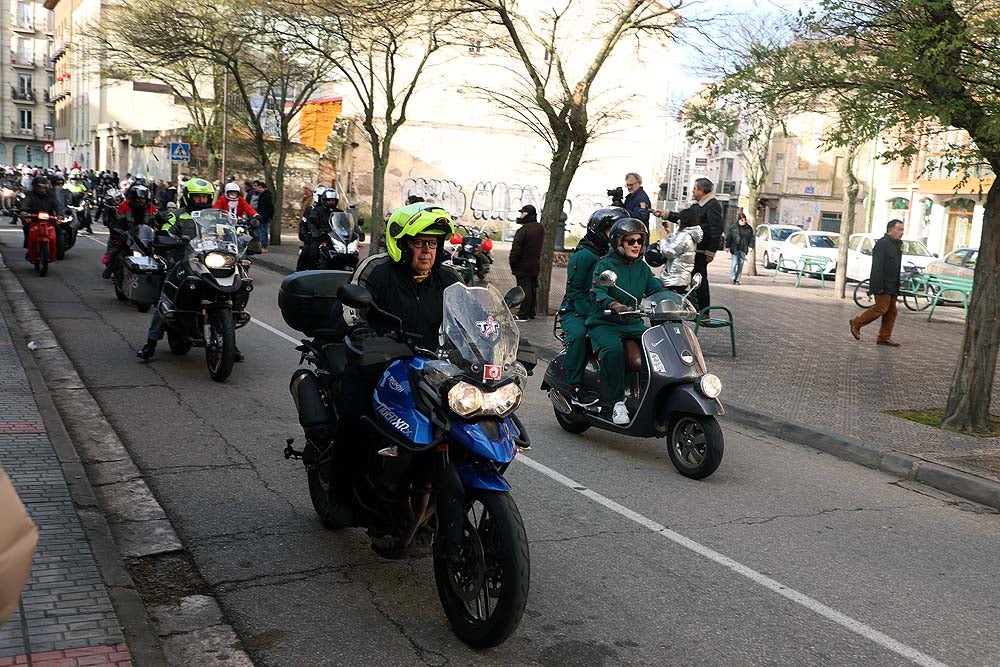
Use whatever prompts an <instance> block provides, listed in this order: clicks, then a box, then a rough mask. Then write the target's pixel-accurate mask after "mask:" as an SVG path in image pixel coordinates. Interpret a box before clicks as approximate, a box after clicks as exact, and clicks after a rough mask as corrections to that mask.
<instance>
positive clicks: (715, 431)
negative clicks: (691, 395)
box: [667, 415, 725, 479]
mask: <svg viewBox="0 0 1000 667" xmlns="http://www.w3.org/2000/svg"><path fill="white" fill-rule="evenodd" d="M667 449H668V452H669V454H670V462H671V463H673V464H674V467H675V468H677V472H679V473H680V474H682V475H684V476H685V477H689V478H691V479H705V478H706V477H708V476H709V475H711V474H712V473H713V472H715V470H716V469H717V468H718V467H719V464H720V463H722V454H723V452H724V451H725V443H724V441H723V437H722V427H720V426H719V422H718V420H717V419H716V418H715V417H712V416H710V415H676V416H674V417H673V418H672V419H671V420H670V428H669V429H668V430H667Z"/></svg>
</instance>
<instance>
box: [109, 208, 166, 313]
mask: <svg viewBox="0 0 1000 667" xmlns="http://www.w3.org/2000/svg"><path fill="white" fill-rule="evenodd" d="M110 230H111V245H112V246H113V247H115V248H117V249H118V252H117V253H111V255H110V259H109V261H110V262H111V284H112V286H113V287H114V290H115V298H117V299H118V300H119V301H129V302H131V303H132V305H134V306H135V307H136V309H137V310H138V311H139V312H140V313H147V312H149V309H150V308H151V307H152V306H154V305H155V304H156V302H157V301H159V299H160V292H161V290H162V288H163V279H164V276H166V273H167V266H166V263H165V262H164V261H163V259H161V258H159V257H157V256H155V254H154V253H153V238H154V234H153V228H152V227H150V226H149V225H140V227H139V229H138V230H137V231H138V233H139V236H138V237H136V236H135V235H133V234H132V232H131V230H129V229H128V228H122V227H117V226H116V227H111V228H110Z"/></svg>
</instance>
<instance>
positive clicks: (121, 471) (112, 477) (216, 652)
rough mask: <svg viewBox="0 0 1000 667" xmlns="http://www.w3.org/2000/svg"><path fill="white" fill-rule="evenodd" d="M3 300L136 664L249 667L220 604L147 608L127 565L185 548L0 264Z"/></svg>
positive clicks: (188, 600)
mask: <svg viewBox="0 0 1000 667" xmlns="http://www.w3.org/2000/svg"><path fill="white" fill-rule="evenodd" d="M0 292H2V293H3V298H0V309H2V310H3V312H4V314H5V315H6V316H8V321H9V322H10V323H11V325H12V328H14V329H16V331H12V332H11V334H12V338H14V342H15V347H16V348H17V350H18V356H19V357H20V359H21V363H22V365H23V366H24V369H25V372H26V374H27V375H28V379H29V383H30V384H31V390H32V394H33V397H34V399H35V401H36V402H37V404H38V409H39V412H40V413H41V415H42V418H43V420H44V421H45V426H46V429H51V430H50V431H49V437H50V439H51V440H52V445H53V447H54V448H55V450H56V452H57V456H58V457H59V459H60V461H61V462H62V466H63V474H64V476H65V477H66V481H67V484H68V486H69V489H70V495H71V497H72V499H73V502H74V504H75V505H76V509H77V513H78V515H79V517H80V522H81V524H82V525H83V526H84V530H85V531H86V535H87V540H88V541H89V542H90V544H91V548H92V550H93V553H94V559H95V561H96V562H97V565H98V567H99V569H100V571H101V575H102V577H103V579H104V581H105V585H106V586H107V589H108V594H109V596H110V597H111V600H112V603H113V606H114V608H115V612H116V615H118V616H119V620H120V621H121V623H122V628H123V632H124V634H125V638H126V642H127V644H128V646H129V649H130V651H131V652H132V657H133V659H134V660H135V663H136V664H137V665H139V666H140V667H144V666H147V665H148V666H150V667H161V666H163V667H165V666H170V667H189V666H190V665H194V664H212V665H217V666H218V667H253V662H252V661H251V660H250V657H249V656H248V655H247V653H246V652H245V651H243V650H242V649H241V648H239V647H238V643H237V642H236V639H237V635H236V632H235V631H234V630H233V628H232V627H231V626H230V625H229V624H228V623H226V622H225V620H224V615H223V612H222V611H221V609H220V608H219V606H218V603H217V602H216V601H215V599H214V598H210V597H207V596H202V595H191V596H185V597H181V598H179V599H178V600H177V601H176V602H174V603H171V604H165V605H159V606H156V607H153V608H148V607H147V606H146V604H145V602H144V601H143V599H142V597H141V595H140V592H139V590H140V589H139V588H138V587H137V586H136V584H135V581H134V580H133V579H132V577H131V575H130V574H129V571H128V569H127V566H126V564H125V562H124V558H126V557H127V558H129V559H130V562H136V561H137V560H138V559H142V558H147V557H156V556H163V555H165V554H175V553H178V552H180V551H183V545H182V543H181V541H180V539H179V538H178V537H177V534H176V533H175V532H174V529H173V525H172V524H171V522H170V519H169V518H168V517H167V514H166V512H165V511H164V510H163V508H162V507H161V506H160V504H159V503H158V502H157V501H156V499H155V497H154V496H153V493H152V492H151V491H150V489H149V487H148V486H147V485H146V482H145V480H144V479H143V478H142V473H141V472H140V470H139V468H138V467H137V466H136V465H135V463H134V462H133V460H132V457H131V455H130V454H129V452H128V450H127V449H126V448H125V446H124V444H122V442H121V440H119V438H118V436H117V434H116V432H115V431H114V428H113V427H112V425H111V424H110V423H109V422H108V421H107V419H106V417H105V416H104V413H103V411H102V410H101V408H100V405H99V404H98V403H97V401H96V399H95V398H94V397H93V395H92V394H91V393H90V391H89V390H88V389H87V387H86V386H85V385H84V383H83V381H82V379H81V378H80V376H79V375H78V374H77V372H76V369H75V367H74V366H73V363H72V361H70V359H69V357H68V356H67V355H66V353H65V352H64V351H63V350H62V347H61V346H60V344H59V341H58V339H57V338H56V336H55V334H54V333H53V332H52V330H51V329H49V327H48V325H47V324H46V323H45V321H44V320H43V318H42V316H41V313H40V312H39V311H38V309H37V308H36V307H35V305H34V303H33V302H32V301H31V297H29V296H28V294H27V292H26V291H25V290H24V288H23V286H22V284H21V282H20V279H19V278H18V277H17V275H16V274H15V273H14V272H13V271H11V270H10V268H9V267H7V266H6V265H5V264H4V263H3V260H2V257H0ZM18 337H20V340H18ZM29 339H30V340H34V341H35V342H36V343H38V345H39V346H38V348H37V349H36V350H35V351H34V352H28V351H27V347H26V346H25V345H24V342H25V341H27V340H29ZM19 343H20V344H19ZM36 357H37V361H36ZM205 608H209V609H210V610H212V611H211V613H208V614H206V613H205V611H204V609H205ZM230 639H231V641H230Z"/></svg>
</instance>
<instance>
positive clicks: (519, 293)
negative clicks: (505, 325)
mask: <svg viewBox="0 0 1000 667" xmlns="http://www.w3.org/2000/svg"><path fill="white" fill-rule="evenodd" d="M503 302H504V303H505V304H507V307H508V308H514V307H515V306H520V305H521V304H522V303H523V302H524V290H523V289H521V288H520V287H511V288H510V289H509V290H508V291H507V293H506V294H504V295H503Z"/></svg>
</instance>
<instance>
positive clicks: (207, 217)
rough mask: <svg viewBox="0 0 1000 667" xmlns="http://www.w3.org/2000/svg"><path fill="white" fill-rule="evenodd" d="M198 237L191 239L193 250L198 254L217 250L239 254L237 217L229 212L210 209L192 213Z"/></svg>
mask: <svg viewBox="0 0 1000 667" xmlns="http://www.w3.org/2000/svg"><path fill="white" fill-rule="evenodd" d="M191 219H192V220H193V221H194V223H195V230H194V231H195V233H196V236H192V237H191V248H192V249H193V250H195V251H196V252H208V251H211V250H217V251H220V252H230V253H233V254H236V253H237V243H238V241H237V238H238V234H237V233H236V216H234V215H233V214H232V213H230V212H229V211H220V210H219V209H215V208H208V209H205V210H203V211H192V212H191Z"/></svg>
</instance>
